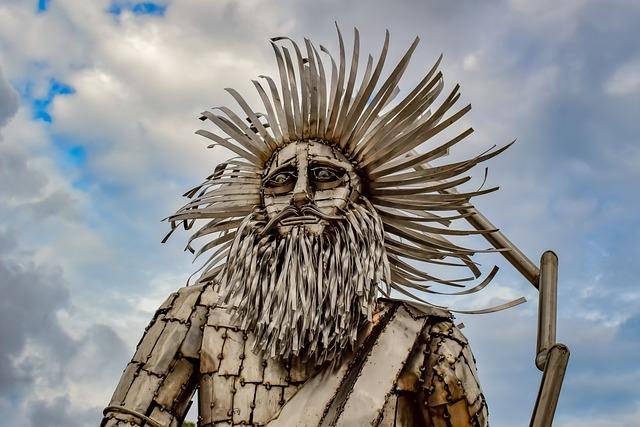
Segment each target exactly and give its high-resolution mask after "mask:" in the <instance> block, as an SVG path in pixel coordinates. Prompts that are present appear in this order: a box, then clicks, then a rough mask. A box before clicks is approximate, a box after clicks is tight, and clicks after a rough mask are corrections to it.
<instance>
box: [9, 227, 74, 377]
mask: <svg viewBox="0 0 640 427" xmlns="http://www.w3.org/2000/svg"><path fill="white" fill-rule="evenodd" d="M15 247H16V241H15V238H13V237H10V236H8V235H7V234H6V233H2V234H0V294H1V295H3V298H2V300H0V307H1V308H2V309H1V310H0V349H1V350H0V388H2V389H6V388H11V387H12V386H13V385H14V384H15V383H16V382H21V383H22V382H24V381H28V382H30V381H32V380H33V379H34V378H33V365H32V361H30V360H26V361H23V363H22V365H21V366H20V367H19V368H18V369H16V366H15V359H16V358H17V357H19V356H20V355H21V353H22V351H23V350H24V349H25V346H26V344H27V341H28V340H35V341H36V342H37V343H39V344H43V345H44V347H45V348H46V350H47V353H49V354H50V355H51V357H52V359H54V360H55V362H57V363H62V362H63V361H64V360H65V359H67V358H68V357H69V356H71V354H72V353H73V349H74V347H75V346H74V345H73V342H72V340H71V339H70V337H69V336H68V335H67V334H66V333H65V332H64V331H63V330H62V328H61V327H60V325H59V323H58V321H57V319H56V312H57V311H58V310H59V309H61V308H64V307H66V306H67V305H68V304H69V294H68V292H67V290H66V288H64V286H63V284H62V276H61V272H60V271H59V270H58V269H55V268H49V267H47V266H42V265H36V264H34V263H32V262H31V261H30V260H29V259H28V258H27V259H20V260H12V259H11V258H10V254H11V252H12V251H13V248H15ZM21 258H22V257H21Z"/></svg>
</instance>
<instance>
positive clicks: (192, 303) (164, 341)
mask: <svg viewBox="0 0 640 427" xmlns="http://www.w3.org/2000/svg"><path fill="white" fill-rule="evenodd" d="M212 291H213V290H212V285H210V284H201V285H197V286H189V287H184V288H181V289H180V290H178V291H177V292H175V293H173V294H171V295H170V296H169V297H168V298H167V300H166V301H165V302H164V303H163V304H162V305H161V306H160V307H159V308H158V310H157V311H156V313H155V315H154V317H153V319H152V320H151V323H150V324H149V326H147V328H146V329H145V332H144V335H143V336H142V339H141V340H140V342H139V343H138V346H137V348H136V351H135V354H134V355H133V358H132V360H131V362H130V363H129V364H128V365H127V367H126V368H125V370H124V372H123V374H122V377H121V378H120V382H119V383H118V386H117V387H116V390H115V391H114V393H113V396H112V398H111V401H110V402H109V405H108V406H107V407H106V408H105V410H104V412H103V413H104V418H103V420H102V423H101V426H103V427H116V426H125V425H127V426H131V425H134V426H136V425H138V426H141V425H150V426H154V427H159V426H162V427H169V426H171V427H173V426H176V427H177V426H180V425H181V424H182V421H183V419H184V417H185V416H186V413H187V412H188V410H189V407H190V405H191V398H192V396H193V393H194V391H195V388H196V386H197V379H198V359H199V352H200V345H201V342H202V330H203V328H204V324H205V322H206V317H207V312H208V306H207V305H203V304H207V303H208V302H209V301H208V299H212V298H217V295H213V294H211V292H212Z"/></svg>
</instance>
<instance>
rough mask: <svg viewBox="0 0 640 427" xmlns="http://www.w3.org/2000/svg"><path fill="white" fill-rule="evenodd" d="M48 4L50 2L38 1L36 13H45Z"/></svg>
mask: <svg viewBox="0 0 640 427" xmlns="http://www.w3.org/2000/svg"><path fill="white" fill-rule="evenodd" d="M49 2H51V0H38V9H37V10H38V13H42V12H46V11H47V9H48V8H49Z"/></svg>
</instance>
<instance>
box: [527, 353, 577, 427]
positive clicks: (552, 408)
mask: <svg viewBox="0 0 640 427" xmlns="http://www.w3.org/2000/svg"><path fill="white" fill-rule="evenodd" d="M568 362H569V349H568V348H567V347H566V346H565V345H563V344H555V345H554V346H553V347H551V348H550V349H549V351H548V357H547V361H546V364H545V367H544V374H543V376H542V382H541V383H540V391H539V392H538V399H537V400H536V405H535V406H534V408H533V416H532V417H531V423H530V424H529V427H551V424H552V423H553V416H554V415H555V412H556V406H557V405H558V398H559V397H560V389H561V388H562V380H563V379H564V373H565V371H566V369H567V363H568Z"/></svg>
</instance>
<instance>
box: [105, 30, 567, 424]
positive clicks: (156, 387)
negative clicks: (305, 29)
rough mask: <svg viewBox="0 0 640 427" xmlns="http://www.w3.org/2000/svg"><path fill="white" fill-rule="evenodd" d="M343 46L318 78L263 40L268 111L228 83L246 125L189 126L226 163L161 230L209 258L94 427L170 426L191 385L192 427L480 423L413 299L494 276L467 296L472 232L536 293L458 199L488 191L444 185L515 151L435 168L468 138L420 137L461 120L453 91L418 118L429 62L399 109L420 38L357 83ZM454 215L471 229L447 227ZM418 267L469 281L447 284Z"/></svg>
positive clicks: (167, 310)
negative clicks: (450, 271) (268, 71)
mask: <svg viewBox="0 0 640 427" xmlns="http://www.w3.org/2000/svg"><path fill="white" fill-rule="evenodd" d="M338 40H339V46H340V53H339V58H338V61H337V63H336V61H335V60H334V58H333V57H332V56H331V55H330V54H329V52H328V51H327V49H325V48H324V47H322V46H320V52H322V53H324V54H326V56H327V58H328V59H329V61H330V64H331V69H330V70H331V71H330V76H329V75H328V73H327V70H326V69H325V66H324V64H323V55H321V53H320V52H319V51H318V50H317V49H316V47H315V46H314V45H313V44H312V43H311V42H310V41H309V40H307V39H305V40H304V46H303V47H302V48H301V47H300V46H298V45H297V44H296V43H295V42H294V41H293V40H291V39H288V38H284V37H279V38H274V39H272V47H273V49H274V52H275V56H276V61H277V65H278V69H279V82H278V83H277V82H276V81H274V80H273V79H271V78H270V77H267V76H261V78H262V79H263V80H264V82H265V83H266V85H263V84H262V83H261V82H259V81H255V80H254V81H253V83H254V85H255V87H256V89H257V91H258V94H259V96H260V98H261V100H262V102H263V108H264V109H263V112H261V113H258V112H256V111H255V110H253V109H252V108H251V107H250V106H249V105H248V103H247V102H246V101H245V100H244V99H243V98H242V97H241V96H240V95H239V94H238V93H237V92H236V91H235V90H233V89H227V91H228V92H229V93H230V94H231V96H232V97H233V98H235V100H236V101H237V103H238V105H239V107H240V109H241V110H242V115H243V116H246V119H243V118H242V117H241V116H239V115H238V114H237V113H236V112H234V111H232V110H231V109H229V108H227V107H216V108H214V109H212V111H211V112H210V111H207V112H204V113H203V114H202V117H201V119H202V120H204V121H206V120H208V121H210V122H212V123H213V124H215V125H216V126H217V127H218V128H219V130H221V131H222V132H223V133H224V134H226V136H225V135H220V134H217V133H213V132H211V131H208V130H200V131H198V132H197V133H198V134H200V135H202V136H205V137H206V138H208V139H210V140H212V141H213V144H212V145H211V146H215V145H220V146H223V147H225V148H227V149H229V150H230V151H232V152H234V153H235V154H237V156H238V157H236V158H234V159H231V160H229V161H227V162H225V163H223V164H221V165H218V166H217V167H216V168H215V171H214V173H213V174H212V175H211V176H209V177H208V178H207V179H206V180H205V181H204V182H203V183H202V184H201V185H199V186H197V187H196V188H194V189H192V190H190V191H189V192H187V193H186V196H187V197H189V198H191V199H192V200H191V201H190V202H189V203H188V204H187V205H185V206H184V207H182V208H181V209H180V210H178V212H176V213H175V214H174V215H172V216H171V217H169V221H170V223H171V227H172V230H171V231H172V232H173V231H174V230H175V229H176V228H177V227H178V226H179V225H183V226H184V228H185V229H187V230H188V229H191V228H192V227H193V226H194V224H196V222H197V221H198V220H207V221H206V222H205V223H204V224H203V225H201V226H200V228H198V229H197V231H195V232H194V233H193V235H192V236H191V237H190V239H189V243H188V245H187V249H189V250H191V251H192V252H195V250H194V249H193V247H192V244H193V242H194V241H196V240H197V239H206V240H207V242H206V243H204V244H203V246H202V247H201V248H200V249H199V250H198V251H197V253H196V257H198V256H200V255H203V254H206V255H208V258H207V260H206V262H204V264H203V266H202V268H201V269H200V270H199V273H200V276H199V278H198V280H197V283H196V284H194V285H191V286H187V287H184V288H182V289H180V290H178V291H177V292H176V293H174V294H172V295H171V296H170V297H169V298H168V299H167V301H165V303H164V304H162V306H161V307H160V308H159V309H158V311H157V312H156V314H155V316H154V319H153V320H152V322H151V324H150V325H149V327H148V329H147V330H146V332H145V334H144V336H143V338H142V340H141V341H140V344H139V345H138V348H137V350H136V353H135V355H134V356H133V359H132V361H131V363H130V364H129V365H128V366H127V368H126V369H125V371H124V374H123V376H122V378H121V380H120V383H119V384H118V387H117V389H116V391H115V392H114V395H113V397H112V399H111V402H110V404H109V406H108V407H107V408H106V409H105V411H104V415H105V417H104V419H103V421H102V425H103V426H124V425H149V426H154V427H159V426H179V425H181V423H182V420H183V419H184V417H185V415H186V413H187V411H188V409H189V406H190V404H191V399H192V396H193V394H194V392H195V390H196V389H197V390H198V409H199V417H198V425H199V426H202V427H208V426H219V425H256V426H262V425H268V426H271V427H276V426H361V425H375V426H436V427H439V426H454V427H464V426H486V425H487V405H486V402H485V399H484V396H483V394H482V392H481V389H480V385H479V383H478V379H477V373H476V368H475V364H474V358H473V355H472V353H471V350H470V348H469V345H468V342H467V340H466V338H465V337H464V336H463V335H462V333H461V332H460V330H459V328H458V327H456V325H455V324H454V322H453V317H452V315H451V312H450V311H448V310H446V309H445V308H443V307H439V306H435V305H432V304H429V303H428V302H426V301H424V300H423V299H422V298H421V297H420V296H419V295H417V294H416V293H419V294H425V293H427V294H428V293H443V292H442V291H438V290H435V289H433V286H432V285H434V284H435V285H444V286H451V287H455V288H464V289H462V290H458V291H457V292H454V293H451V294H452V295H466V294H470V293H473V292H477V291H479V290H481V289H483V288H484V287H485V286H487V284H488V283H489V282H490V281H491V279H492V278H493V277H494V276H495V274H496V272H497V268H496V267H494V268H493V269H492V270H491V271H490V272H489V274H488V275H487V276H486V278H484V279H483V280H480V281H479V283H477V284H475V285H473V286H470V287H467V288H465V287H464V284H465V283H466V282H468V281H470V280H473V279H474V278H475V279H479V278H480V277H481V272H480V270H479V268H478V266H477V265H476V263H475V262H474V261H473V260H472V259H471V257H472V255H474V254H475V253H476V252H479V251H478V250H475V249H468V248H464V247H462V246H459V245H457V244H454V243H452V242H451V241H449V240H448V239H447V238H446V236H448V235H453V236H458V235H469V234H480V235H483V236H485V237H486V238H487V239H488V240H489V241H490V242H491V243H492V244H493V248H490V249H485V250H483V251H496V250H497V251H500V252H502V253H503V254H505V256H506V257H507V259H509V260H510V261H511V262H512V263H513V264H514V265H515V266H516V267H517V268H518V269H519V270H520V271H522V272H523V273H525V275H526V276H527V277H528V278H529V279H530V280H531V281H532V283H534V284H535V283H537V281H538V272H537V268H536V267H535V266H534V265H533V264H532V263H531V262H530V261H529V260H528V259H527V258H526V257H525V256H524V255H523V254H522V253H521V252H520V251H518V250H517V249H516V248H515V247H514V246H513V245H512V244H511V243H510V242H509V241H508V240H507V239H506V238H505V237H504V236H503V235H502V234H501V233H500V232H498V231H497V230H496V229H495V227H493V225H491V224H490V223H489V222H488V221H487V220H486V218H484V217H483V216H482V215H480V214H479V213H478V212H477V211H476V210H475V209H474V208H473V206H472V205H471V204H470V199H471V198H472V197H475V196H479V195H482V194H486V193H489V192H491V191H494V190H495V188H491V189H478V190H476V191H470V192H458V191H456V188H457V187H458V186H460V185H461V184H463V183H465V182H467V181H468V180H469V179H470V177H469V176H466V175H464V174H465V173H466V172H467V171H469V170H470V169H471V168H473V167H474V166H476V165H477V164H478V163H480V162H483V161H485V160H488V159H490V158H492V157H494V156H496V155H498V154H499V153H501V152H502V151H504V150H505V149H506V148H507V147H508V146H506V147H503V148H500V149H492V150H489V151H488V152H485V153H482V154H480V155H478V156H476V157H474V158H471V159H468V160H465V161H458V162H454V163H448V164H446V163H445V164H442V165H438V166H433V165H431V163H430V162H432V161H433V160H435V159H439V158H441V157H443V156H445V155H446V154H448V151H449V149H450V148H451V147H453V146H454V145H455V144H458V143H459V142H461V141H463V140H464V138H465V137H467V136H468V135H469V134H470V133H471V132H472V129H466V130H464V131H463V132H461V133H459V134H458V135H457V136H455V137H453V138H451V139H449V140H448V141H445V142H442V143H438V144H435V143H433V141H434V139H435V138H436V137H439V136H440V134H441V133H442V131H444V130H445V129H446V128H448V127H449V126H451V125H452V124H454V123H456V122H457V121H458V120H459V119H460V118H461V117H462V116H463V115H464V114H466V113H467V112H468V111H469V109H470V106H465V107H463V108H461V109H459V110H458V111H456V112H454V113H452V114H450V113H449V111H450V110H451V108H453V106H454V105H455V103H456V101H457V100H458V98H459V93H458V89H459V87H458V86H455V88H454V89H453V90H452V91H451V93H450V94H449V95H448V96H446V98H445V99H444V100H443V101H442V102H441V103H440V105H438V106H437V107H436V108H435V109H434V111H431V110H430V108H431V107H432V105H433V104H434V102H436V100H437V99H438V97H439V95H440V93H441V91H442V90H443V87H444V85H443V79H442V73H441V72H440V71H438V67H439V65H440V60H441V58H439V59H438V60H437V62H436V64H435V65H434V66H433V67H432V68H431V69H430V70H429V71H428V73H427V74H426V76H425V77H424V78H423V79H422V80H421V81H420V82H419V83H418V85H417V86H416V87H415V88H414V89H413V90H412V91H411V92H410V93H409V94H408V95H407V96H405V97H404V98H403V99H402V100H400V101H399V102H397V103H395V104H394V103H393V99H394V98H395V96H396V95H397V94H398V92H399V90H398V83H399V81H400V78H401V76H402V74H403V73H404V71H405V70H406V68H407V65H408V63H409V59H410V58H411V56H412V54H413V53H414V50H415V48H416V46H417V44H418V39H417V38H416V40H415V41H414V42H413V44H412V45H411V47H410V48H409V50H408V51H407V52H406V54H405V55H404V56H403V57H402V59H401V60H400V61H399V62H398V64H397V65H396V66H395V67H394V68H393V70H392V71H391V73H390V75H389V76H388V77H387V78H386V79H385V80H384V81H381V80H380V76H381V74H382V70H383V65H384V63H385V58H386V56H387V50H388V43H389V34H388V32H387V34H386V37H385V41H384V45H383V48H382V52H381V54H380V57H379V59H378V61H377V62H376V63H375V66H374V61H373V58H372V57H371V56H369V57H368V60H367V64H366V68H365V71H364V75H363V76H362V77H361V78H360V83H359V84H358V85H356V80H358V79H357V74H358V67H359V59H360V58H359V34H358V31H357V30H355V35H354V45H353V53H352V58H351V60H350V61H347V59H346V52H345V46H344V42H343V38H342V35H341V34H340V31H339V30H338ZM427 141H429V142H430V144H429V146H425V145H424V144H425V142H427ZM211 146H210V147H211ZM420 147H425V148H424V149H422V150H421V151H416V150H415V149H416V148H420ZM425 150H426V151H425ZM460 219H466V220H467V221H469V223H471V224H472V225H473V226H474V229H473V230H462V229H454V228H452V227H450V225H451V224H452V222H454V221H456V220H460ZM170 234H171V233H169V235H170ZM169 235H167V238H168V237H169ZM165 240H166V238H165ZM545 256H547V255H545ZM544 259H545V260H547V261H544V262H543V267H544V269H543V274H542V275H541V277H542V280H541V284H542V285H543V286H541V291H542V290H543V289H546V290H547V291H545V292H541V301H542V300H544V301H545V302H547V303H546V304H545V305H541V307H544V309H543V310H542V311H541V316H540V318H541V324H540V330H541V331H542V334H541V338H540V340H539V355H538V358H537V359H536V363H537V364H538V366H539V367H545V366H550V368H549V369H552V370H553V372H554V373H555V375H554V374H553V373H550V374H548V372H551V371H545V379H544V382H543V386H542V388H541V393H540V398H539V401H538V403H537V405H536V408H537V409H536V414H538V415H535V414H534V421H532V425H536V426H542V425H550V422H551V421H550V419H552V417H553V410H554V409H555V402H556V401H557V392H559V384H561V381H562V378H561V377H562V375H559V374H562V373H563V372H564V371H563V366H565V365H566V357H564V355H565V354H567V357H568V353H563V351H564V349H565V347H562V346H558V345H555V317H554V316H555V279H554V277H555V276H554V274H555V273H554V271H555V270H553V267H549V266H550V265H553V263H552V262H551V263H550V262H549V261H548V260H549V259H550V258H549V256H547V258H544ZM425 264H432V265H434V264H435V265H438V266H439V267H443V266H444V267H450V268H465V269H467V270H469V271H470V272H471V276H470V277H462V278H457V279H444V278H440V277H437V276H435V275H433V274H429V273H427V272H425V271H424V269H423V268H422V266H423V265H425ZM555 265H557V262H556V264H555ZM545 284H548V285H545ZM396 294H399V295H401V296H404V297H406V298H404V299H403V300H398V299H394V298H393V295H396ZM520 302H523V299H519V300H516V301H513V302H510V303H507V304H503V305H501V306H498V307H494V308H491V309H485V310H479V311H475V312H478V313H481V312H490V311H495V310H499V309H503V308H507V307H510V306H513V305H515V304H518V303H520ZM549 307H550V308H551V310H550V311H549V310H547V308H549ZM563 363H564V365H563ZM547 378H548V379H547ZM558 378H559V382H558ZM549 414H550V415H549ZM536 416H537V417H538V418H535V417H536ZM536 420H538V421H536Z"/></svg>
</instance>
